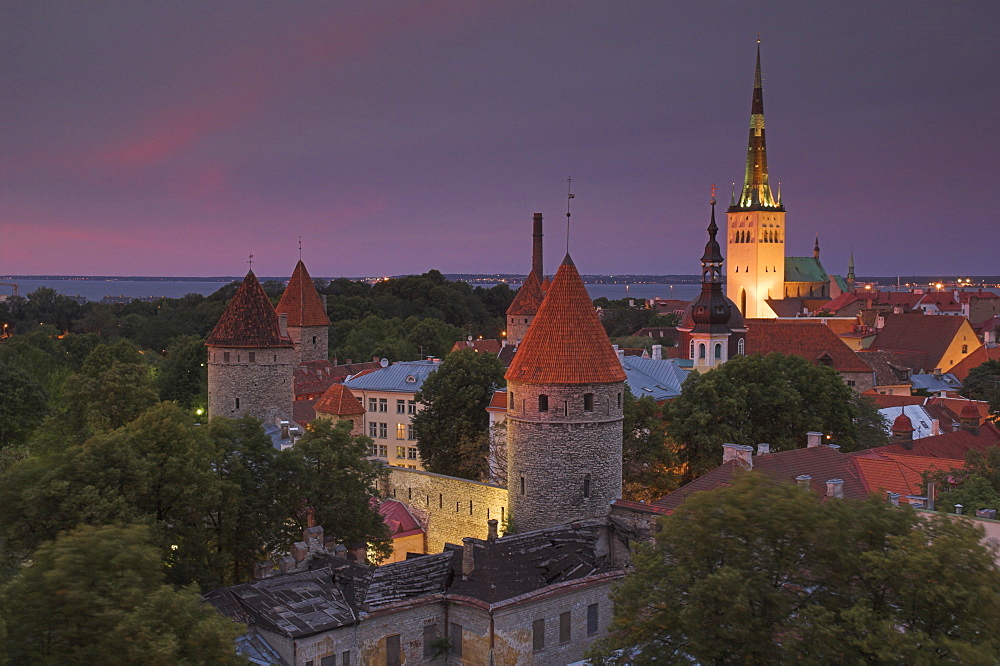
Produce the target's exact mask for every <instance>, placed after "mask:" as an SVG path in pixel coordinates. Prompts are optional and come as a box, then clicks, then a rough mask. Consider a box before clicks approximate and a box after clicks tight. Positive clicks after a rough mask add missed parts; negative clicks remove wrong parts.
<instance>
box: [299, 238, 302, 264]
mask: <svg viewBox="0 0 1000 666" xmlns="http://www.w3.org/2000/svg"><path fill="white" fill-rule="evenodd" d="M299 261H302V236H299Z"/></svg>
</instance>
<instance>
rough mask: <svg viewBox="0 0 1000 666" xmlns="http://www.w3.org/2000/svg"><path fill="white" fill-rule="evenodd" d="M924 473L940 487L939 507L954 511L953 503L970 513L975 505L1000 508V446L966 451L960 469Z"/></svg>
mask: <svg viewBox="0 0 1000 666" xmlns="http://www.w3.org/2000/svg"><path fill="white" fill-rule="evenodd" d="M923 476H924V479H923V480H924V483H927V482H929V481H933V482H935V484H936V487H937V488H939V489H940V490H942V491H943V492H941V493H940V494H939V495H938V502H937V507H936V508H937V510H938V511H944V512H946V513H954V511H955V505H956V504H961V505H962V507H963V511H964V513H966V514H970V515H971V514H974V513H975V511H976V510H977V509H996V510H998V511H1000V449H997V448H991V449H987V450H985V451H976V450H975V449H973V450H971V451H969V452H968V453H966V454H965V466H964V467H963V468H962V469H952V470H948V471H944V470H940V471H934V472H924V475H923ZM953 486H957V487H953Z"/></svg>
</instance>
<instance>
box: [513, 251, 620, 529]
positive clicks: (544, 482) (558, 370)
mask: <svg viewBox="0 0 1000 666" xmlns="http://www.w3.org/2000/svg"><path fill="white" fill-rule="evenodd" d="M505 377H506V379H507V400H508V408H507V441H508V448H507V487H508V494H509V503H510V511H511V519H512V521H513V523H514V524H515V525H516V527H517V529H518V530H519V531H526V530H533V529H539V528H544V527H551V526H553V525H560V524H563V523H568V522H571V521H574V520H580V519H584V518H595V517H600V516H604V515H607V514H608V512H609V510H610V504H611V502H612V501H614V500H616V499H618V498H620V497H621V491H622V400H623V393H624V391H625V371H624V370H623V369H622V364H621V361H620V360H619V359H618V355H617V354H616V353H615V351H614V349H613V348H612V346H611V342H610V340H608V335H607V333H605V331H604V327H603V326H602V325H601V322H600V320H599V319H598V316H597V312H596V311H595V309H594V305H593V303H592V302H591V300H590V296H589V294H588V293H587V289H586V287H585V286H584V284H583V280H582V279H581V278H580V274H579V273H578V272H577V270H576V266H575V265H574V264H573V260H572V259H571V258H570V256H569V255H568V254H567V255H566V258H565V259H564V260H563V263H562V265H561V266H560V267H559V270H558V271H557V272H556V275H555V278H554V279H553V280H552V283H551V285H550V286H549V289H548V291H547V292H546V294H545V299H544V300H543V301H542V304H541V306H540V307H539V308H538V313H537V314H536V315H535V317H534V321H533V322H532V324H531V326H530V327H529V328H528V332H527V333H526V334H525V336H524V339H523V340H522V342H521V344H520V346H519V347H518V350H517V354H516V355H515V356H514V360H513V362H512V363H511V365H510V368H509V369H508V370H507V374H506V375H505Z"/></svg>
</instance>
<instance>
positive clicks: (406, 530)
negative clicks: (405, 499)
mask: <svg viewBox="0 0 1000 666" xmlns="http://www.w3.org/2000/svg"><path fill="white" fill-rule="evenodd" d="M378 512H379V513H381V514H382V522H384V523H385V524H386V526H388V528H389V535H390V538H393V539H400V538H402V537H405V536H410V535H412V534H420V533H421V532H423V531H424V529H423V528H422V527H421V526H420V522H419V521H418V520H417V519H416V518H414V517H413V514H412V513H410V512H409V510H408V509H407V508H406V505H405V504H403V503H402V502H400V501H399V500H394V499H386V500H382V504H380V505H379V507H378Z"/></svg>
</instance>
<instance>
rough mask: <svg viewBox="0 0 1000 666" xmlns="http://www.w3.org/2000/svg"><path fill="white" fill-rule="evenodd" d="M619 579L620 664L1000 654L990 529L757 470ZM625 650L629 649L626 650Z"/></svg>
mask: <svg viewBox="0 0 1000 666" xmlns="http://www.w3.org/2000/svg"><path fill="white" fill-rule="evenodd" d="M660 524H661V526H662V530H661V531H660V532H659V533H658V534H657V535H656V543H655V545H654V546H643V547H641V548H640V549H639V550H638V552H637V554H636V557H635V558H634V559H633V565H634V570H633V571H632V572H631V573H629V574H628V575H627V576H626V578H625V579H624V581H623V582H622V583H621V584H620V585H619V586H618V587H617V588H616V589H615V591H614V593H613V600H614V603H615V611H614V619H613V621H612V624H611V627H610V634H609V636H608V637H607V638H606V639H604V640H602V641H600V642H599V643H598V644H597V645H596V647H595V649H594V654H595V656H597V657H598V658H599V659H601V660H606V661H610V662H615V663H630V664H637V665H638V664H649V663H657V664H659V663H676V664H690V663H716V664H721V663H748V664H764V663H926V664H930V663H996V662H997V660H998V659H1000V638H998V637H997V636H996V632H995V630H994V627H995V625H996V623H997V622H998V621H1000V594H998V592H997V590H998V589H1000V588H998V585H1000V572H998V570H997V567H996V564H995V563H994V561H993V555H992V553H991V552H990V551H989V550H987V549H986V548H985V547H983V546H982V545H981V544H980V542H979V540H980V538H981V536H982V531H981V530H979V529H978V528H976V527H974V526H972V525H971V524H969V523H967V522H965V521H954V520H952V519H949V518H947V517H944V516H938V517H931V518H929V519H927V520H922V519H920V518H918V517H917V516H916V513H915V512H914V511H913V510H912V509H910V508H909V507H902V508H899V507H892V506H889V505H887V504H885V503H882V502H878V501H875V500H869V501H864V502H855V501H836V502H822V501H820V500H819V498H818V497H816V496H815V495H813V494H812V493H806V492H802V491H801V490H800V489H798V488H797V487H796V486H795V485H793V484H788V483H785V484H775V483H773V482H771V481H770V480H767V479H765V478H763V477H760V476H759V475H756V474H753V473H746V474H743V475H741V476H740V478H738V479H737V480H736V482H735V484H734V485H733V487H730V488H724V489H719V490H715V491H711V492H702V493H696V494H694V495H692V496H691V497H690V498H689V499H688V500H687V501H686V502H685V503H684V504H682V505H681V506H680V507H679V508H678V509H677V510H676V511H675V512H674V513H673V514H672V515H670V516H667V517H664V518H662V519H661V522H660ZM620 648H624V652H623V653H616V650H618V649H620Z"/></svg>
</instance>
